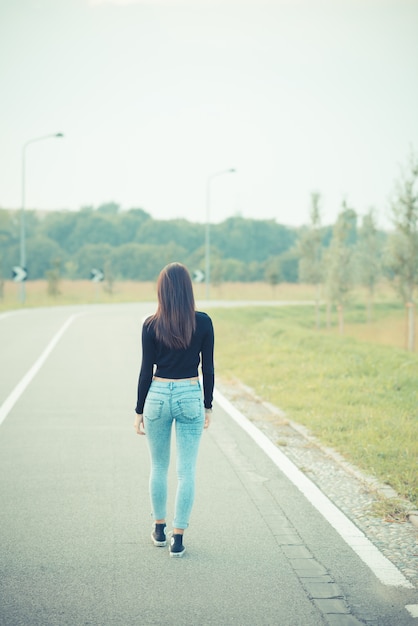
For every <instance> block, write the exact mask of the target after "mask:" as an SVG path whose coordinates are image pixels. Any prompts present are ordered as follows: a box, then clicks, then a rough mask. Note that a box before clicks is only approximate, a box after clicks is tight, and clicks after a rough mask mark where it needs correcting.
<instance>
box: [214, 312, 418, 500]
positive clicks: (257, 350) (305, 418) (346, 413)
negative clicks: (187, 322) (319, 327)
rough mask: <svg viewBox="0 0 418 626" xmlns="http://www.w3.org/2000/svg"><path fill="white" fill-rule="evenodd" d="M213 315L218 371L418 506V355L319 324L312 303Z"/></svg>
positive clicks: (215, 313)
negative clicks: (316, 326) (324, 328)
mask: <svg viewBox="0 0 418 626" xmlns="http://www.w3.org/2000/svg"><path fill="white" fill-rule="evenodd" d="M386 313H387V315H389V314H390V313H391V307H388V309H387V312H386ZM211 315H212V318H213V320H214V324H215V330H216V368H217V372H218V374H219V375H220V376H221V377H223V378H225V379H228V377H231V378H232V377H237V378H239V379H240V380H241V381H242V382H244V383H245V384H247V385H249V386H251V387H252V388H253V389H254V390H255V391H256V393H257V394H258V395H259V396H261V397H263V398H264V399H265V400H268V401H269V402H271V403H273V404H275V405H276V406H278V407H280V408H281V409H283V410H284V411H285V412H286V413H287V415H288V417H289V418H290V419H292V420H294V421H296V422H299V423H300V424H303V425H305V426H307V427H308V428H309V429H310V430H311V431H312V432H313V433H314V434H315V435H316V436H317V437H318V438H319V439H320V440H321V441H322V442H323V443H325V444H326V445H329V446H332V447H333V448H335V449H336V450H338V451H339V452H340V453H341V454H342V455H343V456H344V457H345V458H347V459H348V460H350V461H351V462H353V463H354V464H356V465H357V466H358V467H360V468H362V469H364V470H365V471H367V472H368V473H370V474H373V475H374V476H376V477H378V478H379V479H380V480H382V481H383V482H385V483H387V484H389V485H391V486H392V487H393V488H394V489H395V490H396V491H397V492H398V493H399V494H400V495H401V496H404V497H406V498H408V499H410V500H411V501H412V502H413V503H414V504H415V505H418V471H417V467H418V355H417V354H411V353H407V352H405V351H404V350H402V349H396V348H392V347H390V346H384V345H376V344H373V343H369V342H366V341H359V340H357V339H354V338H352V337H346V336H343V337H341V336H339V335H338V334H333V333H329V332H328V333H327V332H324V331H322V332H321V331H320V332H318V331H315V330H313V329H312V319H313V315H312V308H311V307H300V306H299V307H293V306H292V307H282V308H276V307H262V308H256V307H252V308H246V309H239V308H236V309H216V310H214V309H213V310H212V311H211ZM382 315H383V317H384V313H382Z"/></svg>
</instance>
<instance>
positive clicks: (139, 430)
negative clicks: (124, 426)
mask: <svg viewBox="0 0 418 626" xmlns="http://www.w3.org/2000/svg"><path fill="white" fill-rule="evenodd" d="M134 428H135V431H136V434H137V435H145V430H144V416H143V415H138V413H137V414H136V415H135V422H134Z"/></svg>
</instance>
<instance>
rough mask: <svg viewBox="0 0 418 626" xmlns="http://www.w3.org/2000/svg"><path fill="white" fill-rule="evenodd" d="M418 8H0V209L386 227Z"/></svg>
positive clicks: (61, 2)
mask: <svg viewBox="0 0 418 626" xmlns="http://www.w3.org/2000/svg"><path fill="white" fill-rule="evenodd" d="M417 32H418V1H417V0H330V1H325V0H222V1H221V0H219V1H218V0H124V1H122V0H106V1H105V0H0V77H1V98H0V111H1V115H0V207H3V208H18V207H19V206H20V204H21V180H22V173H21V172H22V167H21V162H22V146H23V145H24V144H25V142H27V141H29V140H31V139H34V138H37V137H42V136H44V135H48V134H50V133H56V132H62V133H64V135H65V137H64V138H63V139H48V140H45V141H40V142H38V143H35V144H32V145H29V146H28V147H27V149H26V157H27V159H26V164H27V166H26V184H25V189H26V206H27V207H28V208H39V209H72V210H74V209H79V208H80V207H81V206H86V205H93V206H97V205H99V204H102V203H105V202H109V201H114V202H117V203H118V204H120V205H121V206H122V208H124V209H128V208H131V207H141V208H143V209H144V210H146V211H147V212H149V213H150V214H151V215H152V217H154V218H155V219H170V218H177V217H184V218H186V219H189V220H191V221H204V220H205V217H206V188H207V181H208V179H209V177H210V176H211V175H212V174H213V173H215V172H220V171H223V170H225V169H229V168H236V173H235V174H225V175H222V176H219V177H216V178H213V179H212V182H211V185H210V188H211V201H210V219H211V220H212V221H215V222H218V221H221V220H223V219H225V218H227V217H229V216H232V215H242V216H243V217H254V218H260V219H270V218H272V219H276V220H277V221H278V222H279V223H283V224H288V225H300V224H303V223H307V222H308V219H309V217H308V216H309V207H310V194H311V192H312V191H319V192H320V193H321V195H322V213H323V222H324V223H331V222H333V221H334V220H335V218H336V215H337V214H338V212H339V211H340V209H341V203H342V201H343V199H344V198H345V199H346V200H347V202H348V204H349V206H352V207H353V208H354V209H355V210H356V211H357V212H358V213H359V214H360V215H362V214H364V213H365V212H366V211H367V210H368V209H369V208H370V207H372V206H373V207H375V209H376V210H377V212H378V216H379V223H380V225H381V226H383V227H385V225H386V224H387V223H388V222H387V214H388V204H389V197H390V194H391V192H392V190H393V186H394V181H395V180H396V179H397V178H398V177H399V172H400V167H401V166H402V165H403V164H405V163H406V161H407V158H408V154H409V152H410V150H411V148H412V147H413V148H415V151H416V152H418V37H417Z"/></svg>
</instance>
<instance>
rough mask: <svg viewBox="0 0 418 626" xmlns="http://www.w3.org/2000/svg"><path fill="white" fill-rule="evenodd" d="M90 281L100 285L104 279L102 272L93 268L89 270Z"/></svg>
mask: <svg viewBox="0 0 418 626" xmlns="http://www.w3.org/2000/svg"><path fill="white" fill-rule="evenodd" d="M90 279H91V280H92V281H93V282H94V283H100V282H101V281H102V280H103V279H104V272H103V270H98V269H96V268H93V269H92V270H91V272H90Z"/></svg>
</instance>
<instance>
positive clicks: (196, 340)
mask: <svg viewBox="0 0 418 626" xmlns="http://www.w3.org/2000/svg"><path fill="white" fill-rule="evenodd" d="M149 319H150V318H147V319H146V320H145V322H144V324H143V326H142V364H141V371H140V373H139V380H138V400H137V405H136V409H135V411H136V413H138V414H142V412H143V410H144V404H145V398H146V397H147V393H148V390H149V388H150V385H151V381H152V377H153V376H159V377H160V378H171V379H176V378H193V377H195V376H198V375H199V373H198V367H199V364H200V362H201V363H202V375H203V399H204V405H205V408H206V409H210V408H212V399H213V387H214V381H215V373H214V366H213V347H214V333H213V324H212V320H211V319H210V317H209V315H207V314H206V313H202V312H201V311H196V329H195V331H194V333H193V335H192V340H191V342H190V345H189V346H188V348H185V349H176V350H174V349H172V348H168V347H167V346H165V345H164V344H163V343H162V342H161V341H158V340H157V337H156V335H155V329H154V325H153V324H149ZM154 365H156V369H155V371H154Z"/></svg>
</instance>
